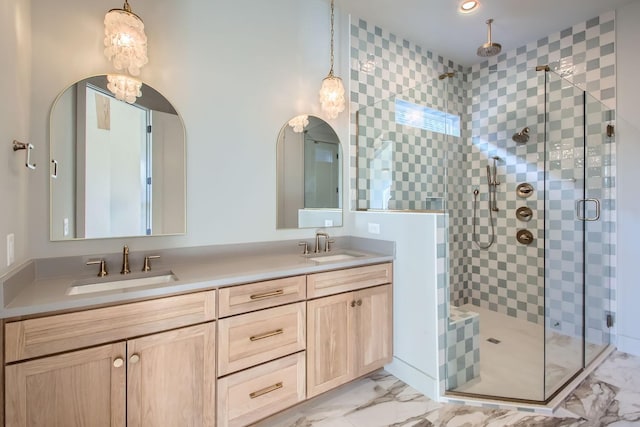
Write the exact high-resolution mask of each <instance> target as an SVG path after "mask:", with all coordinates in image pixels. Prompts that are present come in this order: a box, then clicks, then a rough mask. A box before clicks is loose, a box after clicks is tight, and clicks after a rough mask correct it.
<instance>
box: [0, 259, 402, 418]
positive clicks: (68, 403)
mask: <svg viewBox="0 0 640 427" xmlns="http://www.w3.org/2000/svg"><path fill="white" fill-rule="evenodd" d="M328 256H334V257H335V258H332V259H336V261H322V260H319V259H320V258H318V259H316V260H314V259H313V258H310V257H302V256H300V255H299V254H283V255H278V256H274V255H273V254H270V255H262V256H260V255H247V256H246V257H244V259H243V257H242V256H239V257H236V258H240V259H236V260H235V263H231V265H229V264H230V263H227V262H224V260H223V261H215V260H213V261H211V260H210V261H209V262H204V263H203V262H202V261H203V260H200V261H198V262H197V263H192V264H188V263H183V264H181V265H176V267H175V268H172V272H173V273H174V274H176V277H177V278H178V280H177V281H176V282H172V283H169V284H166V285H157V286H152V287H147V288H143V289H136V290H128V289H124V290H123V289H119V290H113V291H111V292H110V291H100V292H98V293H96V294H93V295H89V296H87V295H65V296H64V298H63V296H61V295H58V297H56V296H55V295H53V294H55V293H56V292H57V293H58V294H59V293H60V292H64V291H63V287H66V288H68V287H69V285H68V283H69V281H68V280H66V283H67V285H65V286H62V285H60V284H59V283H62V282H64V280H63V279H61V278H51V279H42V280H35V281H34V283H30V284H27V285H26V286H25V288H24V289H23V291H22V292H23V293H26V294H25V295H20V294H18V295H17V296H16V297H15V298H14V300H13V301H17V302H14V303H13V305H12V303H9V304H6V305H5V310H4V313H5V316H4V317H7V318H6V319H5V320H3V325H2V326H3V327H2V332H3V342H4V353H3V358H4V360H3V365H4V376H5V378H4V381H5V390H6V392H5V406H4V407H5V422H6V425H8V426H28V425H43V424H50V423H51V422H52V420H56V424H57V425H68V426H73V425H92V426H100V425H105V426H125V425H127V426H141V425H148V426H159V425H167V426H169V425H199V426H213V425H217V426H245V425H249V424H251V423H254V422H256V421H258V420H260V419H263V418H266V417H268V416H270V415H272V414H274V413H277V412H279V411H281V410H283V409H285V408H288V407H290V406H293V405H295V404H297V403H299V402H302V401H304V400H305V399H308V398H310V397H313V396H316V395H318V394H320V393H324V392H326V391H329V390H331V389H333V388H335V387H337V386H339V385H341V384H344V383H346V382H349V381H351V380H353V379H355V378H358V377H360V376H362V375H365V374H367V373H369V372H372V371H374V370H376V369H379V368H381V367H382V366H384V365H385V364H387V363H389V362H390V361H391V357H392V263H391V260H392V257H391V256H389V255H379V254H371V253H363V252H360V253H358V256H357V257H354V256H351V255H350V256H346V255H343V257H340V256H337V255H327V258H326V259H330V258H328ZM260 258H262V260H261V259H260ZM276 259H278V260H279V261H278V262H275V260H276ZM318 260H319V261H318ZM267 264H270V265H271V267H269V268H266V267H265V265H267ZM242 265H244V269H241V268H240V266H242ZM233 266H235V267H233ZM234 268H235V269H236V270H235V274H233V273H232V270H234ZM189 272H190V273H189ZM252 278H253V279H255V280H251V279H252ZM47 280H48V281H49V283H46V282H47ZM6 284H7V283H6V281H5V283H4V285H5V286H6ZM45 284H48V285H51V286H50V287H51V289H50V290H49V291H50V293H49V294H46V293H44V294H42V300H41V301H40V303H41V304H40V305H38V304H37V302H38V301H36V298H35V297H34V296H33V295H36V294H37V292H36V291H34V290H33V289H31V288H30V287H34V286H35V287H36V288H43V287H44V286H45ZM54 289H58V290H57V291H55V290H54ZM6 294H7V290H6V289H5V295H6ZM145 294H146V297H145ZM100 300H102V302H100ZM28 301H31V302H32V303H33V304H32V305H31V306H29V305H28ZM83 302H84V303H86V304H85V305H83ZM20 304H22V305H20ZM65 307H66V308H65ZM20 313H24V314H20ZM7 314H8V316H7Z"/></svg>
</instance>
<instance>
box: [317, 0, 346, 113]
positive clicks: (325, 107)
mask: <svg viewBox="0 0 640 427" xmlns="http://www.w3.org/2000/svg"><path fill="white" fill-rule="evenodd" d="M333 2H334V0H331V69H330V70H329V75H328V76H327V77H325V78H324V80H323V81H322V87H321V88H320V105H321V107H322V111H324V112H325V113H326V114H327V116H328V117H329V118H330V119H335V118H336V117H338V114H340V113H341V112H343V111H344V108H345V98H344V86H343V85H342V79H341V78H340V77H336V76H335V75H334V74H333V36H334V29H333V21H334V6H333Z"/></svg>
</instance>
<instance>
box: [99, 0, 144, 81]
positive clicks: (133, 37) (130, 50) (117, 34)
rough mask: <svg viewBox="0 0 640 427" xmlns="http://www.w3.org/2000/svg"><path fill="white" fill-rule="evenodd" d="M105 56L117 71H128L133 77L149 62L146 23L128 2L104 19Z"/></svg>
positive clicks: (112, 10) (111, 11)
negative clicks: (145, 31) (132, 9)
mask: <svg viewBox="0 0 640 427" xmlns="http://www.w3.org/2000/svg"><path fill="white" fill-rule="evenodd" d="M104 55H105V56H106V57H107V59H108V60H109V61H113V66H114V67H115V69H116V70H127V71H128V72H129V74H131V75H132V76H137V75H139V74H140V68H141V67H143V66H144V65H145V64H146V63H147V62H148V61H149V58H147V35H146V34H145V33H144V23H143V22H142V19H140V17H139V16H138V15H136V14H135V13H133V12H132V11H131V6H129V2H128V0H125V2H124V6H122V9H111V10H110V11H109V12H107V14H106V15H105V17H104Z"/></svg>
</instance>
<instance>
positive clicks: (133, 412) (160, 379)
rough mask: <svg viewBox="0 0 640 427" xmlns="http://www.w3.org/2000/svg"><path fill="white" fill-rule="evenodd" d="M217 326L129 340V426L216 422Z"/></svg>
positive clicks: (207, 426)
mask: <svg viewBox="0 0 640 427" xmlns="http://www.w3.org/2000/svg"><path fill="white" fill-rule="evenodd" d="M214 343H215V326H214V323H206V324H203V325H196V326H191V327H187V328H182V329H177V330H175V331H169V332H162V333H158V334H155V335H150V336H147V337H143V338H137V339H133V340H130V341H129V342H128V343H127V358H128V366H127V371H128V373H127V426H128V427H138V426H148V427H154V426H202V427H213V426H214V425H215V379H216V378H215V344H214Z"/></svg>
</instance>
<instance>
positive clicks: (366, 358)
mask: <svg viewBox="0 0 640 427" xmlns="http://www.w3.org/2000/svg"><path fill="white" fill-rule="evenodd" d="M354 295H355V296H354V299H355V301H356V312H355V313H356V321H355V322H354V324H355V327H356V331H355V337H354V339H355V342H356V348H355V353H356V354H355V360H356V364H355V369H356V375H355V376H356V377H359V376H361V375H364V374H367V373H369V372H372V371H374V370H376V369H378V368H381V367H383V366H384V365H386V364H387V363H389V362H391V357H392V355H393V341H392V332H393V331H392V328H393V317H392V290H391V285H384V286H377V287H375V288H369V289H364V290H361V291H358V292H355V294H354Z"/></svg>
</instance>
